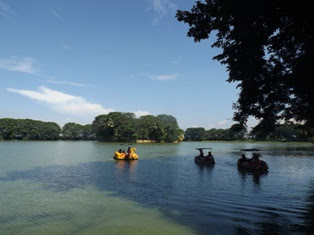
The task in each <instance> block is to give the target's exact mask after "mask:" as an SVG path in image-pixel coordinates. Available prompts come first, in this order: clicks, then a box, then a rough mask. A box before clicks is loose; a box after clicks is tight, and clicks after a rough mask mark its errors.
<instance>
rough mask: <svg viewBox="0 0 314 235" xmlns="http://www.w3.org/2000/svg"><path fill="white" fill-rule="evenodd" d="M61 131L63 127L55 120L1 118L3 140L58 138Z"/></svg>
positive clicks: (0, 132) (0, 125)
mask: <svg viewBox="0 0 314 235" xmlns="http://www.w3.org/2000/svg"><path fill="white" fill-rule="evenodd" d="M60 132H61V128H60V127H59V125H58V124H56V123H54V122H42V121H36V120H30V119H12V118H2V119H0V136H1V138H2V139H3V140H58V139H59V134H60ZM1 138H0V139H1Z"/></svg>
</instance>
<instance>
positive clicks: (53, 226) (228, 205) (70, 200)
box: [0, 141, 314, 234]
mask: <svg viewBox="0 0 314 235" xmlns="http://www.w3.org/2000/svg"><path fill="white" fill-rule="evenodd" d="M132 146H135V147H136V148H137V151H136V153H137V154H138V155H139V160H138V161H129V162H125V161H115V160H113V159H112V156H113V154H114V152H115V150H117V149H119V148H123V149H125V150H126V149H127V147H128V145H121V144H118V143H98V142H65V141H58V142H49V141H48V142H17V141H12V142H5V141H2V142H0V160H1V164H0V234H313V231H314V145H312V144H310V143H304V144H300V143H242V142H239V143H235V142H201V143H200V142H184V143H179V144H134V145H132ZM196 147H212V148H213V149H212V153H213V156H214V158H215V160H216V164H215V166H212V167H206V166H199V165H196V164H195V163H194V156H195V155H197V154H198V152H197V150H195V148H196ZM242 148H260V149H262V152H261V153H262V155H263V160H264V161H266V162H267V163H268V165H269V172H268V173H267V174H262V175H252V174H249V173H246V174H243V173H241V172H239V171H238V170H237V165H236V162H237V160H238V158H239V157H240V155H241V152H240V151H239V150H240V149H242Z"/></svg>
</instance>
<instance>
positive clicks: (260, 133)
mask: <svg viewBox="0 0 314 235" xmlns="http://www.w3.org/2000/svg"><path fill="white" fill-rule="evenodd" d="M184 140H185V141H204V140H223V141H235V140H256V141H290V142H291V141H298V142H314V128H308V126H307V125H300V124H278V125H276V127H275V128H274V130H273V131H271V132H269V131H267V130H265V129H264V128H263V125H262V124H258V125H257V126H255V127H253V128H252V130H251V131H248V130H247V128H246V127H245V126H243V125H240V124H234V125H232V126H231V127H230V128H227V129H216V128H213V129H210V130H205V128H203V127H195V128H188V129H187V130H186V131H185V135H184Z"/></svg>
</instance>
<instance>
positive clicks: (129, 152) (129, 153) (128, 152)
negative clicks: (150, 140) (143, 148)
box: [126, 147, 131, 158]
mask: <svg viewBox="0 0 314 235" xmlns="http://www.w3.org/2000/svg"><path fill="white" fill-rule="evenodd" d="M126 157H127V158H130V157H131V148H130V147H128V151H127V155H126Z"/></svg>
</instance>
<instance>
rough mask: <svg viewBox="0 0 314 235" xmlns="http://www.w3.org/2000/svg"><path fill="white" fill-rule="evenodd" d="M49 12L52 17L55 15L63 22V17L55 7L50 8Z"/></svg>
mask: <svg viewBox="0 0 314 235" xmlns="http://www.w3.org/2000/svg"><path fill="white" fill-rule="evenodd" d="M51 13H52V14H53V15H54V17H56V18H57V19H58V20H59V21H61V22H64V20H63V18H62V17H61V15H60V14H59V13H58V12H57V11H56V10H55V9H51Z"/></svg>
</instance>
